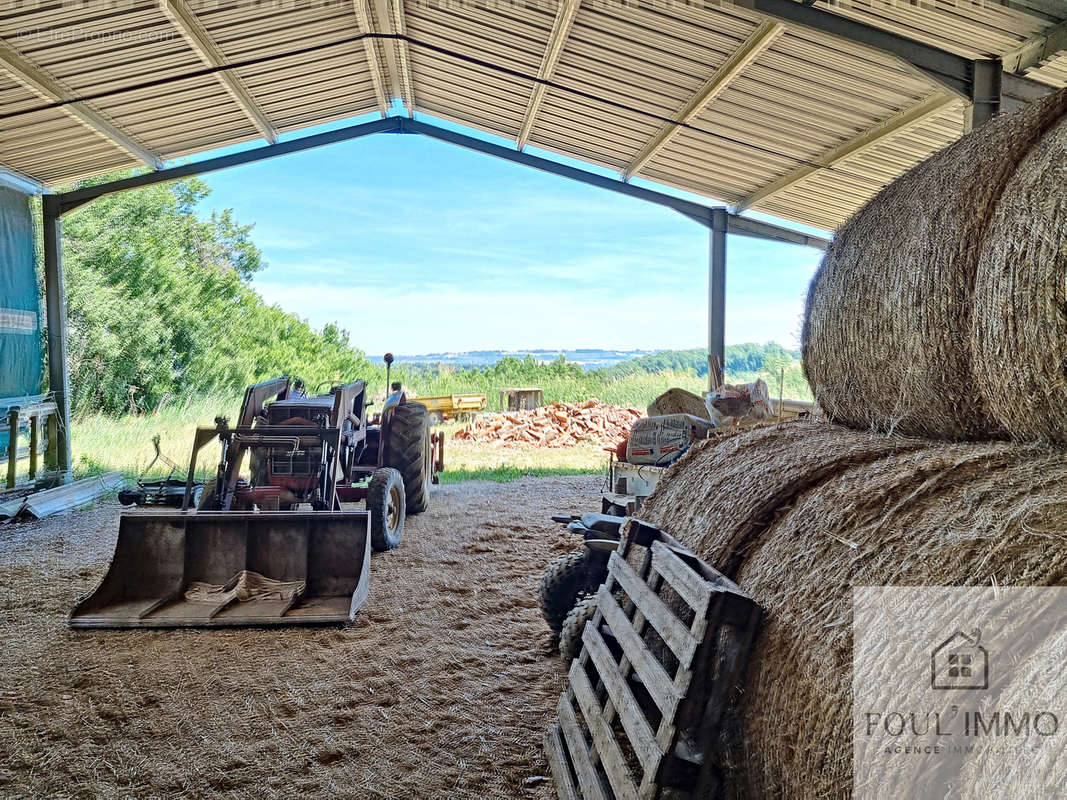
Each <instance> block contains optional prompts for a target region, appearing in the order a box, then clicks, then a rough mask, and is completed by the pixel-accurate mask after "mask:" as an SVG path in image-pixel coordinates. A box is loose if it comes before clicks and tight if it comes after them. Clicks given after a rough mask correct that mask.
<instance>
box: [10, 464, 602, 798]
mask: <svg viewBox="0 0 1067 800" xmlns="http://www.w3.org/2000/svg"><path fill="white" fill-rule="evenodd" d="M600 480H601V479H600V478H598V477H594V476H581V477H557V478H550V479H543V480H536V479H529V478H527V479H522V480H519V481H517V482H515V483H510V484H506V485H501V484H495V483H478V482H468V483H464V484H462V485H455V486H445V487H441V488H440V489H439V490H437V491H435V494H434V497H433V499H432V501H431V509H430V510H429V511H428V512H426V513H425V514H423V515H420V516H418V517H415V518H413V519H410V520H409V522H408V525H409V527H408V529H407V531H406V533H405V538H404V542H403V544H402V545H401V547H400V548H398V549H397V550H394V551H392V552H389V553H384V554H380V555H379V554H375V555H374V556H373V558H372V559H371V596H370V600H369V601H368V603H367V605H366V606H365V607H364V609H363V610H362V611H361V612H360V614H359V616H358V618H357V620H356V622H354V623H353V624H352V625H350V626H345V627H341V626H333V627H323V628H317V629H300V628H285V629H258V630H257V629H233V630H215V631H206V630H192V631H169V632H167V631H125V632H124V631H101V632H85V631H81V632H74V631H70V630H68V629H67V627H66V620H65V616H66V614H67V612H68V611H69V609H70V607H71V605H72V604H73V603H74V601H75V600H76V599H77V597H78V596H79V595H80V594H82V593H84V592H86V591H88V590H90V589H92V588H93V587H94V586H95V585H96V583H97V582H98V581H99V579H100V577H101V576H102V574H103V572H104V569H105V567H106V564H107V562H108V560H109V559H110V557H111V552H112V548H113V546H114V539H115V535H116V532H117V527H118V526H117V509H116V507H115V506H106V507H102V508H99V509H96V510H92V511H85V512H78V513H75V514H73V515H70V516H65V517H58V518H53V519H50V520H46V521H44V522H41V523H26V524H20V525H8V526H5V527H0V587H2V588H0V605H2V614H0V640H2V641H3V646H2V649H0V795H3V796H6V797H41V796H57V797H65V796H78V797H120V796H205V795H208V794H215V793H222V794H225V795H226V796H231V797H256V798H261V797H287V798H288V797H294V796H326V795H333V796H340V797H355V796H359V797H368V798H390V799H392V798H396V800H401V799H402V798H413V797H418V798H446V797H447V798H516V797H519V798H547V797H549V796H550V795H551V789H550V786H551V783H550V781H549V780H547V779H545V777H544V776H546V775H547V766H546V765H545V764H544V762H543V760H542V751H541V738H542V736H543V733H544V730H545V728H546V726H547V724H548V722H549V719H550V718H551V717H552V716H553V712H554V706H555V703H556V700H557V699H558V697H559V692H560V691H561V689H562V687H563V680H564V673H563V670H562V662H561V661H560V660H559V658H558V655H557V654H556V653H555V652H554V651H553V650H552V649H551V648H552V642H551V639H550V637H549V633H548V628H547V627H546V625H545V623H544V622H543V621H542V619H541V616H540V613H539V611H538V608H537V600H536V590H537V582H538V579H539V578H540V574H541V572H542V570H543V569H544V568H545V566H546V565H547V563H548V562H549V561H550V560H552V559H553V558H554V557H555V556H557V555H558V554H559V553H561V552H566V551H568V550H571V549H574V547H575V542H574V541H573V537H570V536H569V535H568V534H567V533H566V531H564V529H563V528H562V527H561V526H559V525H557V524H555V523H553V522H551V520H549V519H548V516H549V515H550V514H551V513H553V512H554V511H557V510H558V511H563V512H579V511H586V510H589V509H591V508H596V507H597V506H598V505H599V499H598V491H599V482H600Z"/></svg>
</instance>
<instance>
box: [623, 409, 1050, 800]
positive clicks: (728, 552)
mask: <svg viewBox="0 0 1067 800" xmlns="http://www.w3.org/2000/svg"><path fill="white" fill-rule="evenodd" d="M1063 503H1067V453H1065V452H1064V451H1063V450H1061V449H1055V448H1049V447H1045V446H1042V445H1018V444H1012V443H1007V442H987V443H978V444H967V443H946V442H932V441H928V440H920V439H903V438H890V437H878V436H871V435H868V434H864V433H859V432H857V431H854V430H848V429H845V428H841V427H838V426H835V425H829V424H823V423H809V422H791V423H784V424H781V425H776V426H773V427H766V428H761V429H757V430H753V431H749V432H745V433H738V434H736V435H733V436H730V437H727V438H725V439H721V440H718V441H708V442H706V443H701V445H700V446H697V447H694V449H693V450H692V451H691V452H690V453H689V454H687V455H686V456H685V457H684V458H682V459H681V460H680V461H679V462H678V464H677V465H676V466H675V467H674V468H673V469H672V471H671V472H670V473H669V476H668V479H667V480H663V481H661V482H660V484H659V486H658V488H657V490H656V491H655V492H654V493H653V494H652V496H651V497H649V499H648V501H647V503H646V505H645V506H644V507H643V509H642V517H644V518H647V519H649V520H650V521H652V522H654V523H657V524H659V525H661V526H662V527H664V528H665V529H666V530H668V531H669V532H671V533H673V534H674V535H676V536H678V537H679V538H681V539H682V541H684V542H685V543H686V544H687V545H689V546H690V547H691V548H693V550H694V551H695V552H696V553H697V554H698V555H700V556H702V557H703V558H704V559H705V560H707V561H708V562H709V563H711V564H712V565H713V566H715V567H716V568H718V569H720V570H722V571H723V572H725V573H726V574H728V575H730V576H731V577H733V578H734V579H735V580H737V582H738V583H739V584H740V585H741V586H742V587H743V588H744V589H745V590H746V591H748V592H750V593H751V594H752V595H753V596H754V597H755V599H756V601H757V602H759V603H760V605H761V606H763V608H764V609H765V610H766V612H767V617H766V622H765V625H764V628H763V631H762V633H761V634H760V638H759V640H758V643H757V650H756V652H755V654H754V658H753V661H752V662H751V664H750V667H749V672H748V675H747V676H746V685H745V687H744V692H743V694H742V697H743V701H742V707H741V722H740V723H739V724H740V726H741V731H740V736H739V739H740V741H741V742H742V743H743V748H742V750H741V751H740V752H734V753H732V754H731V755H732V758H731V761H732V763H733V764H734V765H735V768H736V769H735V770H734V774H733V775H732V776H731V783H732V789H731V791H732V794H733V796H734V797H737V798H762V797H790V798H812V799H813V800H814V798H820V800H821V799H822V798H830V797H834V798H836V797H848V796H849V795H850V789H851V780H852V738H851V731H852V721H851V716H850V715H851V686H852V683H851V681H852V670H851V658H852V629H851V623H852V617H851V614H852V596H851V592H852V588H853V587H854V586H864V585H908V586H923V585H949V586H952V585H988V584H989V583H990V581H991V580H992V579H995V580H996V582H997V583H998V584H1000V585H1053V584H1062V583H1064V581H1065V580H1067V537H1065V536H1064V535H1063V534H1062V532H1061V533H1059V534H1056V535H1050V534H1049V532H1048V531H1047V530H1046V528H1047V527H1048V525H1049V524H1057V523H1055V520H1059V522H1058V524H1059V529H1060V530H1061V531H1062V528H1063V519H1062V517H1061V516H1058V515H1059V514H1061V513H1062V510H1063V508H1064V506H1062V505H1060V504H1063ZM1057 509H1059V511H1057ZM1046 517H1048V518H1049V519H1046ZM1050 520H1052V522H1050Z"/></svg>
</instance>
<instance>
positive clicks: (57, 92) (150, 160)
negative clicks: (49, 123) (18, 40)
mask: <svg viewBox="0 0 1067 800" xmlns="http://www.w3.org/2000/svg"><path fill="white" fill-rule="evenodd" d="M0 69H2V70H4V71H5V72H7V73H8V74H9V75H10V76H11V77H12V78H14V79H15V80H16V81H18V82H19V83H20V84H22V85H23V86H25V87H26V88H27V89H29V90H30V91H31V92H33V93H34V94H36V95H39V96H40V97H43V98H44V99H45V100H48V101H49V102H52V103H63V104H64V105H61V106H60V109H61V110H62V111H63V112H64V113H65V114H67V115H68V116H70V117H73V118H74V119H75V120H76V121H77V122H79V123H81V124H82V125H84V126H85V127H86V128H88V129H89V130H91V131H92V132H93V133H95V134H96V135H97V136H100V137H102V138H104V139H107V141H108V142H110V143H111V144H113V145H115V146H116V147H119V148H120V149H122V150H124V151H126V152H127V153H129V154H130V155H131V156H133V157H134V158H136V159H137V160H138V161H143V162H144V163H145V164H147V165H148V166H150V167H152V168H153V169H158V168H159V167H160V166H162V164H163V161H162V159H161V158H160V157H159V156H158V155H157V154H156V153H153V152H152V151H151V150H149V149H148V148H147V147H145V146H144V145H142V144H141V143H140V142H137V141H136V140H134V139H133V137H131V136H130V135H129V134H127V133H126V132H125V131H122V130H120V129H119V128H118V127H116V126H115V125H114V124H113V123H112V122H111V121H109V120H108V119H107V118H105V117H104V116H103V115H102V114H100V113H99V112H98V111H96V110H95V109H93V108H92V107H91V106H90V105H89V104H88V103H85V102H83V101H76V102H68V101H69V99H70V98H69V96H68V93H67V92H66V90H65V89H63V88H62V87H61V86H60V85H59V84H58V83H56V82H55V81H54V80H52V78H50V77H49V76H48V75H46V74H45V73H44V72H42V71H41V70H39V69H38V68H37V67H35V66H34V65H33V64H31V63H30V62H29V61H27V60H26V59H25V58H24V57H23V56H22V54H21V53H20V52H19V51H18V50H16V49H15V48H13V47H11V46H10V45H9V44H6V43H5V42H4V41H3V40H0Z"/></svg>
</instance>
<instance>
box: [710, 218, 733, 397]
mask: <svg viewBox="0 0 1067 800" xmlns="http://www.w3.org/2000/svg"><path fill="white" fill-rule="evenodd" d="M728 227H729V221H728V219H727V215H726V209H722V208H716V209H714V210H713V211H712V213H711V226H710V233H711V258H710V262H709V265H708V389H709V391H710V390H713V389H715V388H716V387H717V386H721V385H722V382H723V370H724V368H725V366H726V231H727V228H728Z"/></svg>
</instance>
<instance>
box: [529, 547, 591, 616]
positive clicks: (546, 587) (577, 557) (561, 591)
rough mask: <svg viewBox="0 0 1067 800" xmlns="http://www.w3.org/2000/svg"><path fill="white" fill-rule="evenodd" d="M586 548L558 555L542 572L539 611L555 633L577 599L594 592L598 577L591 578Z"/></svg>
mask: <svg viewBox="0 0 1067 800" xmlns="http://www.w3.org/2000/svg"><path fill="white" fill-rule="evenodd" d="M587 561H588V551H587V550H577V551H575V552H573V553H567V554H565V555H562V556H560V557H559V558H557V559H556V560H555V561H553V562H552V563H551V564H549V565H548V568H547V569H546V570H545V573H544V575H542V576H541V591H540V598H539V599H540V603H541V615H542V616H543V617H544V618H545V622H547V623H548V627H550V628H551V629H552V630H553V631H555V632H556V633H559V631H560V629H561V628H562V627H563V620H565V619H566V618H567V614H569V613H570V610H571V609H572V608H574V604H575V603H577V602H578V600H579V599H581V598H582V597H585V596H587V595H590V594H594V593H595V592H596V590H597V589H598V588H599V586H600V582H599V581H594V579H592V578H590V574H589V573H590V572H591V570H590V569H589V566H588V563H587Z"/></svg>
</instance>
